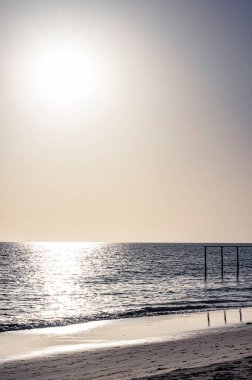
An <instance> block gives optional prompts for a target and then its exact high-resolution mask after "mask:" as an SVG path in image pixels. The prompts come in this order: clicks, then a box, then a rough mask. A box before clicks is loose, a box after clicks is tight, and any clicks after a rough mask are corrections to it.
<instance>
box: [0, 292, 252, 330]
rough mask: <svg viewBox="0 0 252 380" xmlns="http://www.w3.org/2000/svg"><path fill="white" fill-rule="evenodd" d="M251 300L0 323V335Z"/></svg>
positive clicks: (251, 303)
mask: <svg viewBox="0 0 252 380" xmlns="http://www.w3.org/2000/svg"><path fill="white" fill-rule="evenodd" d="M251 306H252V301H251V299H247V300H243V301H242V303H241V301H240V300H234V299H225V300H220V299H208V300H204V301H201V302H198V301H190V302H185V301H184V302H183V301H182V302H180V303H170V304H168V305H145V306H143V307H141V308H132V309H127V310H125V311H117V312H114V313H109V312H101V313H99V314H96V315H92V316H90V315H89V316H87V315H85V316H78V317H67V318H61V319H55V320H50V321H48V320H39V319H38V320H32V321H29V322H27V323H26V322H12V321H10V322H6V323H0V333H3V332H7V331H18V330H31V329H37V328H46V327H60V326H67V325H72V324H78V323H85V322H91V321H99V320H110V319H123V318H138V317H148V316H158V315H171V314H181V313H192V312H200V311H202V312H203V311H211V310H221V309H227V308H229V309H232V308H238V307H251Z"/></svg>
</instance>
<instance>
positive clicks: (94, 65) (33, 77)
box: [21, 40, 116, 113]
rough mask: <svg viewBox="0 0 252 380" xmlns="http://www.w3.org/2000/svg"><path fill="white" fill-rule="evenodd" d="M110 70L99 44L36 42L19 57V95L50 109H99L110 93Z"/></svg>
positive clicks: (112, 86) (112, 72)
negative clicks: (27, 52) (20, 90)
mask: <svg viewBox="0 0 252 380" xmlns="http://www.w3.org/2000/svg"><path fill="white" fill-rule="evenodd" d="M114 73H115V70H114V68H112V65H111V61H109V60H108V59H107V58H106V57H105V54H104V52H103V50H102V47H100V49H98V47H94V46H92V45H90V46H85V45H81V44H79V45H78V43H76V42H75V41H74V40H73V41H67V42H64V41H63V42H62V41H58V42H57V41H56V42H55V41H54V42H53V43H43V44H38V47H33V49H31V51H30V52H29V54H28V55H27V56H26V57H25V59H24V60H23V68H22V74H21V75H22V79H21V81H22V83H23V85H22V96H23V97H25V98H26V99H27V100H28V101H29V100H31V101H32V102H35V103H36V104H37V105H40V106H42V107H43V109H45V110H52V111H54V112H58V111H59V112H63V113H64V112H67V111H76V110H79V109H81V110H85V111H90V110H91V111H92V110H96V111H99V110H100V107H104V106H105V107H106V105H107V104H108V101H109V100H110V99H111V97H112V96H113V89H114V88H115V87H114V84H115V83H116V81H115V76H114Z"/></svg>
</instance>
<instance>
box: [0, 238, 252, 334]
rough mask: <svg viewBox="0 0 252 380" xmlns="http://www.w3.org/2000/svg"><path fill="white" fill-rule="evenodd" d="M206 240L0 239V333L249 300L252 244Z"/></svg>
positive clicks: (226, 305) (220, 306) (250, 303)
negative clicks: (219, 244)
mask: <svg viewBox="0 0 252 380" xmlns="http://www.w3.org/2000/svg"><path fill="white" fill-rule="evenodd" d="M239 252H240V254H239V257H240V271H239V278H238V279H237V276H236V249H235V247H234V246H232V245H230V246H229V247H228V248H225V249H224V278H222V277H221V257H220V249H219V248H218V247H215V248H209V249H208V254H207V263H208V276H207V280H206V281H205V279H204V244H160V243H159V244H156V243H151V244H149V243H1V244H0V332H1V331H9V330H22V329H30V328H35V327H46V326H64V325H68V324H73V323H80V322H85V321H91V320H102V319H116V318H130V317H138V316H150V315H161V314H162V315H164V314H172V313H181V312H183V313H185V312H192V311H200V310H202V311H204V310H215V309H226V308H233V307H236V308H237V307H249V306H252V297H251V290H252V248H247V247H241V248H239Z"/></svg>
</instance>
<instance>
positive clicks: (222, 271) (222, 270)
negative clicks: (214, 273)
mask: <svg viewBox="0 0 252 380" xmlns="http://www.w3.org/2000/svg"><path fill="white" fill-rule="evenodd" d="M223 275H224V262H223V247H222V246H221V278H223Z"/></svg>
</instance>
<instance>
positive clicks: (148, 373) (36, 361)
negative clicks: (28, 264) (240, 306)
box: [0, 309, 252, 380]
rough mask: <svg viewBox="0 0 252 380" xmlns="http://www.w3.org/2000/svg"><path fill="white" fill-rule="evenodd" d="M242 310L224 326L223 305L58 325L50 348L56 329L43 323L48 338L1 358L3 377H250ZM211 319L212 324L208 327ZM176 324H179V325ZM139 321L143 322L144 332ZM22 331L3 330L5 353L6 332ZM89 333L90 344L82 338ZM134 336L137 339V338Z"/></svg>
mask: <svg viewBox="0 0 252 380" xmlns="http://www.w3.org/2000/svg"><path fill="white" fill-rule="evenodd" d="M237 312H238V310H230V311H226V322H225V324H224V322H223V324H222V326H221V319H222V317H221V315H223V314H222V313H221V312H220V311H219V312H212V313H211V314H210V316H209V315H206V313H196V314H193V315H191V316H190V315H187V316H183V315H178V316H162V317H153V318H151V317H149V318H133V319H132V320H123V321H117V322H116V323H115V324H113V322H111V321H108V324H106V321H101V325H99V323H98V325H96V327H94V326H93V328H89V329H86V332H84V330H83V331H82V332H79V334H78V333H77V330H76V331H75V332H73V331H72V333H70V331H68V332H67V333H66V330H65V331H64V328H58V329H61V330H60V331H58V333H55V330H56V331H57V329H56V328H55V329H54V333H52V335H53V336H54V338H53V339H54V341H53V342H54V344H55V345H54V346H52V347H51V350H50V351H48V350H46V349H45V346H46V345H45V342H44V340H43V339H44V338H45V337H46V342H47V344H48V345H49V341H48V336H47V332H45V331H46V330H53V329H38V330H44V332H41V333H42V335H43V334H44V338H43V337H42V338H41V339H40V338H39V335H37V339H36V341H37V349H36V350H35V351H34V352H35V353H34V352H33V353H31V352H30V354H29V349H30V350H31V347H28V348H27V356H26V357H22V356H21V355H20V352H21V351H19V357H18V355H16V358H14V356H13V355H12V358H11V355H10V353H9V354H8V355H9V360H7V359H6V358H7V356H6V358H5V360H3V359H2V361H1V364H0V378H1V380H31V379H41V380H49V379H58V380H64V379H87V380H88V379H111V380H117V379H118V380H119V379H125V380H126V379H194V378H197V379H232V378H234V379H251V367H252V339H251V338H252V324H251V322H249V321H248V320H250V316H251V314H250V313H251V310H250V309H246V310H245V313H244V316H243V318H244V321H243V322H240V323H233V322H234V319H233V320H232V318H234V316H235V315H236V314H237ZM235 313H236V314H235ZM209 319H210V322H212V323H213V327H209ZM228 319H229V322H228ZM196 320H198V321H200V320H201V321H202V323H205V327H204V326H203V324H202V325H200V324H198V325H197V324H195V321H196ZM204 320H205V322H203V321H204ZM102 322H103V325H102ZM124 323H125V324H124ZM193 324H194V327H193ZM83 325H85V324H83ZM175 325H176V326H178V328H177V330H175V331H174V326H175ZM139 326H142V330H141V331H140V332H139ZM155 326H156V327H155ZM165 326H166V327H165ZM123 327H125V330H123ZM159 327H160V328H159ZM69 328H72V329H73V328H74V327H73V326H70V327H69ZM65 329H66V328H65ZM34 331H35V330H34ZM34 331H31V332H30V331H28V332H26V333H25V334H24V335H27V336H29V338H27V337H26V338H23V339H27V340H28V341H29V339H30V338H31V336H33V338H34V336H36V333H37V332H36V331H35V332H34ZM79 331H80V327H79ZM172 331H173V333H172ZM127 333H128V334H129V336H128V337H127V336H125V339H124V340H123V339H122V336H120V334H121V335H124V334H125V335H127ZM4 334H5V335H4ZM17 334H20V332H8V333H3V334H1V339H2V346H1V357H3V354H4V347H5V349H6V348H7V346H6V342H5V344H4V342H3V337H4V336H5V337H6V336H7V338H6V339H9V337H10V336H13V338H15V337H17ZM76 334H77V335H76ZM83 334H84V335H83ZM118 334H119V335H118ZM21 335H22V334H21ZM77 336H79V340H80V341H81V342H80V341H79V346H78V345H77V344H76V339H77ZM84 336H85V338H86V341H85V344H83V342H84ZM134 336H135V338H137V339H135V340H134V339H133V338H134ZM40 337H41V335H40ZM60 338H61V340H60ZM99 338H100V341H99ZM87 339H89V341H87ZM30 340H31V339H30ZM10 341H11V340H10ZM24 341H25V340H23V341H22V338H21V340H20V341H18V340H16V346H18V345H20V344H21V345H22V344H24ZM57 341H58V350H57V344H56V342H57ZM0 342H1V340H0ZM41 342H42V343H43V344H44V349H43V344H42V347H40V348H39V344H41ZM59 342H60V343H59ZM66 342H67V344H66ZM3 344H4V345H3ZM71 344H72V346H71ZM10 345H11V343H10ZM59 346H60V350H59ZM23 347H24V346H23ZM47 348H48V347H47ZM53 348H54V349H53ZM17 349H18V347H17ZM21 349H22V346H21ZM23 351H24V348H23ZM12 354H13V352H12Z"/></svg>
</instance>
